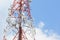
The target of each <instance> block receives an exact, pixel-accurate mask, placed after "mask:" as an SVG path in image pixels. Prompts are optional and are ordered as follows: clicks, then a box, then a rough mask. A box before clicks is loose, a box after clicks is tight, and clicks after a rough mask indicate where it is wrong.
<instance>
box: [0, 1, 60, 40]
mask: <svg viewBox="0 0 60 40" xmlns="http://www.w3.org/2000/svg"><path fill="white" fill-rule="evenodd" d="M59 4H60V0H32V2H31V5H30V7H31V9H32V10H31V15H32V17H33V19H34V23H35V27H38V24H39V25H40V27H41V26H44V27H42V30H41V29H40V31H44V30H46V31H45V32H48V31H49V32H48V33H51V32H52V33H53V34H54V33H57V35H60V31H59V30H60V5H59ZM0 5H1V6H0V30H1V31H0V35H1V34H2V31H3V28H5V27H4V26H6V25H5V23H6V18H7V15H8V8H9V5H11V0H9V1H8V0H0ZM1 26H2V27H1ZM38 32H39V31H38ZM39 34H40V35H41V36H43V35H45V34H44V33H42V32H40V33H39ZM39 34H38V35H39ZM55 36H56V35H55ZM1 37H2V35H1V36H0V38H1ZM51 37H52V38H53V36H51ZM43 38H45V36H43ZM43 38H41V39H43ZM46 38H48V37H46ZM49 38H50V37H49ZM59 38H60V37H59ZM50 39H51V38H50Z"/></svg>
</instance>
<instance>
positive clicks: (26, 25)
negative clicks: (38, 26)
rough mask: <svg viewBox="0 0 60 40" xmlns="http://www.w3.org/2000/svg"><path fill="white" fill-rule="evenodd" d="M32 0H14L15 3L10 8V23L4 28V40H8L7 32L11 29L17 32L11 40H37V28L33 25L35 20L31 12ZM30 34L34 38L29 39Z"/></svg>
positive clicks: (8, 20)
mask: <svg viewBox="0 0 60 40" xmlns="http://www.w3.org/2000/svg"><path fill="white" fill-rule="evenodd" d="M30 2H31V0H14V1H13V4H12V5H11V7H10V8H9V14H8V18H7V20H6V21H7V23H8V25H7V27H6V28H5V29H4V32H5V34H4V36H3V40H8V37H6V33H8V32H9V31H10V30H12V31H14V32H15V35H14V36H13V38H12V39H10V40H35V38H34V35H35V29H34V27H33V20H32V17H31V13H30V5H29V4H30ZM14 32H13V33H14ZM8 34H9V33H8ZM28 35H29V36H28ZM7 36H8V35H7ZM30 36H31V38H32V39H31V38H30V39H29V37H30Z"/></svg>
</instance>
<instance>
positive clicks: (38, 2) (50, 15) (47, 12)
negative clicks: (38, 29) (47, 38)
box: [31, 0, 60, 35]
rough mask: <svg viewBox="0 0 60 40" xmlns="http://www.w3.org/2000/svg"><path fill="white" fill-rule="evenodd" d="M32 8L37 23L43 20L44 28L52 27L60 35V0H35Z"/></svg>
mask: <svg viewBox="0 0 60 40" xmlns="http://www.w3.org/2000/svg"><path fill="white" fill-rule="evenodd" d="M31 9H32V10H31V13H32V16H33V17H34V18H35V24H38V22H40V21H43V22H44V23H45V27H44V28H43V29H52V30H54V32H57V33H58V34H59V35H60V31H59V30H60V0H33V1H32V4H31Z"/></svg>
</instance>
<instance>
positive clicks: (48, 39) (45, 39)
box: [35, 28, 60, 40]
mask: <svg viewBox="0 0 60 40" xmlns="http://www.w3.org/2000/svg"><path fill="white" fill-rule="evenodd" d="M35 38H36V40H60V36H59V35H57V34H55V33H52V35H50V34H49V36H47V34H44V32H42V30H40V29H37V28H36V36H35Z"/></svg>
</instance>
